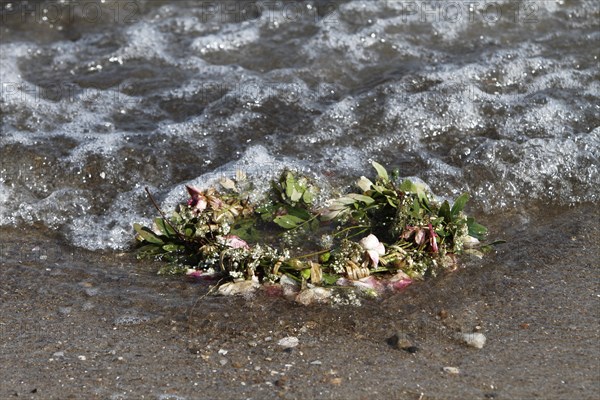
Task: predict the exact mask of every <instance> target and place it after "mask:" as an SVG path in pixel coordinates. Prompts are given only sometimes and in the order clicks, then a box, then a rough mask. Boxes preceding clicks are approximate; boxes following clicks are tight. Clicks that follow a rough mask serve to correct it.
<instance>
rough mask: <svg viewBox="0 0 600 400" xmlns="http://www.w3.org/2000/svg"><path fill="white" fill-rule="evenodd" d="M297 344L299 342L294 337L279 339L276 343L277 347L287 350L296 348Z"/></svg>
mask: <svg viewBox="0 0 600 400" xmlns="http://www.w3.org/2000/svg"><path fill="white" fill-rule="evenodd" d="M299 343H300V340H298V338H297V337H295V336H287V337H284V338H283V339H279V341H278V342H277V344H278V345H280V346H282V347H285V348H287V349H291V348H293V347H296V346H298V344H299Z"/></svg>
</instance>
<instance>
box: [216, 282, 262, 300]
mask: <svg viewBox="0 0 600 400" xmlns="http://www.w3.org/2000/svg"><path fill="white" fill-rule="evenodd" d="M259 287H260V284H259V283H258V279H251V280H248V281H235V282H227V283H225V284H223V285H221V286H219V290H218V293H219V294H220V295H223V296H238V295H243V296H248V295H252V294H253V293H254V292H255V291H256V289H258V288H259Z"/></svg>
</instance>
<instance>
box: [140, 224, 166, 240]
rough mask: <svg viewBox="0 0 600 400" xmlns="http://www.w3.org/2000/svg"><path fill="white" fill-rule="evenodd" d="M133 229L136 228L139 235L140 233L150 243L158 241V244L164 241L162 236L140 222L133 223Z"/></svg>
mask: <svg viewBox="0 0 600 400" xmlns="http://www.w3.org/2000/svg"><path fill="white" fill-rule="evenodd" d="M133 229H135V231H136V232H137V233H138V235H140V237H141V238H142V239H144V240H145V241H146V242H148V243H156V244H163V243H164V242H163V241H162V239H161V238H159V237H158V236H156V235H155V234H154V232H152V231H151V230H150V229H148V228H146V227H145V226H141V225H140V224H133Z"/></svg>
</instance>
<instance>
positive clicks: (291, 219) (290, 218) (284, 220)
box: [273, 214, 305, 229]
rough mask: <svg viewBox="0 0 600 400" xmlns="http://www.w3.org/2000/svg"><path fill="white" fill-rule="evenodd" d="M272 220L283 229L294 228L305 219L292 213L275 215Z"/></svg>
mask: <svg viewBox="0 0 600 400" xmlns="http://www.w3.org/2000/svg"><path fill="white" fill-rule="evenodd" d="M273 222H275V223H276V224H277V225H279V226H280V227H282V228H283V229H292V228H296V227H297V226H298V225H299V224H301V223H303V222H305V221H304V220H303V219H301V218H298V217H296V216H294V215H290V214H287V215H280V216H278V217H275V219H274V220H273Z"/></svg>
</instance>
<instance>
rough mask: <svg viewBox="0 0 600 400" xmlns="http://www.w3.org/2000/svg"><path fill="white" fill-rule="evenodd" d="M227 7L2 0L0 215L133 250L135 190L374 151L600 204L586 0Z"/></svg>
mask: <svg viewBox="0 0 600 400" xmlns="http://www.w3.org/2000/svg"><path fill="white" fill-rule="evenodd" d="M219 4H220V5H221V6H220V7H216V8H215V7H213V6H214V4H212V3H210V2H200V3H197V2H184V1H182V2H168V1H106V2H79V3H78V2H68V1H67V2H51V1H35V2H32V1H30V2H27V1H23V2H9V3H6V2H4V3H3V5H2V6H3V10H2V18H3V26H2V44H1V52H0V62H1V64H0V65H1V70H0V71H1V72H0V74H1V75H0V81H1V82H2V97H1V105H2V107H1V110H2V111H1V114H0V118H1V123H2V136H1V139H0V140H1V145H2V146H1V150H0V151H1V155H0V156H1V159H2V167H1V168H0V185H1V189H2V190H1V193H2V195H1V196H0V203H1V204H2V208H1V212H0V223H1V224H3V225H18V224H22V223H27V224H35V223H41V224H43V225H45V226H47V227H50V228H52V229H56V230H59V231H60V232H61V233H62V234H63V235H64V236H65V237H66V238H68V240H69V241H70V242H71V243H72V244H74V245H76V246H82V247H85V248H88V249H106V248H113V249H118V248H125V247H127V246H128V245H129V243H130V240H131V223H132V222H133V221H142V220H145V219H147V218H149V217H150V216H151V215H153V213H154V211H153V210H152V209H151V205H150V204H149V202H148V200H147V198H146V196H145V193H144V192H143V187H144V186H150V187H151V188H152V189H153V190H154V191H155V192H157V193H158V196H159V197H160V198H161V199H166V198H168V199H169V201H167V203H166V205H172V204H173V203H176V202H177V201H180V200H181V199H183V197H184V191H183V190H182V188H183V183H185V182H189V181H194V182H199V183H206V182H207V181H208V179H209V178H210V176H211V175H210V174H211V173H214V172H215V171H216V172H217V173H224V174H227V173H230V171H233V170H235V169H236V168H244V169H248V170H250V172H252V173H253V176H254V178H255V179H256V180H257V181H258V182H261V181H264V180H265V178H266V177H270V176H273V175H274V174H275V173H276V171H277V170H278V169H280V168H281V167H282V166H283V165H291V166H294V167H297V168H300V169H303V170H305V171H307V172H310V173H312V174H315V175H316V176H317V177H318V178H320V179H322V180H324V181H327V182H328V183H331V184H332V185H334V186H340V185H343V184H348V183H349V182H351V179H353V177H354V176H357V175H360V174H362V173H364V171H365V170H366V169H367V170H368V168H369V167H368V165H369V160H370V159H376V160H378V161H379V162H381V163H383V164H385V165H388V166H389V167H390V168H399V169H400V171H401V174H402V175H404V176H417V177H420V178H422V179H423V180H425V181H426V182H428V183H429V184H430V185H431V186H432V188H433V189H434V190H435V191H436V192H437V193H438V194H440V195H447V196H455V195H456V194H458V193H460V192H461V191H469V192H471V193H472V194H473V196H474V197H473V201H472V207H473V209H474V210H477V211H478V212H483V213H492V212H496V211H497V210H498V209H499V208H500V209H505V210H506V209H512V208H514V207H516V206H519V205H520V204H523V203H525V204H527V203H528V202H530V201H539V200H541V201H543V202H544V203H546V204H548V205H550V206H552V205H567V204H570V205H575V204H579V203H582V202H590V201H592V202H593V201H597V200H598V193H599V191H598V189H597V188H598V187H600V174H599V173H598V148H599V144H600V137H599V134H600V131H599V130H598V125H599V124H598V122H599V120H600V110H599V109H598V95H599V90H598V88H599V87H598V79H597V78H598V72H599V70H598V59H597V56H598V50H597V46H596V45H597V40H598V35H599V32H598V29H597V23H596V21H597V18H598V8H597V5H596V4H595V2H594V1H570V2H565V1H540V2H524V3H515V2H480V3H476V4H475V3H473V4H471V3H465V2H447V3H439V2H402V1H380V2H364V1H335V2H334V1H315V2H302V3H300V2H274V3H273V2H260V1H259V2H222V3H219ZM469 4H470V5H469ZM228 171H229V172H228ZM206 174H209V175H206Z"/></svg>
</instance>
